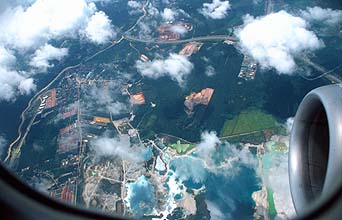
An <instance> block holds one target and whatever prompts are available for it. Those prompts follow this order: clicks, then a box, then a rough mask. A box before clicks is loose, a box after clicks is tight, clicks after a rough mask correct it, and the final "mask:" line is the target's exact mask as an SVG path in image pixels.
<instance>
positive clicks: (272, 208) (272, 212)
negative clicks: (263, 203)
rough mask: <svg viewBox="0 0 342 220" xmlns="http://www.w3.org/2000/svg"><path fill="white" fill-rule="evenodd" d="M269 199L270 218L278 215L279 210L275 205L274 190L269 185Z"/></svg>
mask: <svg viewBox="0 0 342 220" xmlns="http://www.w3.org/2000/svg"><path fill="white" fill-rule="evenodd" d="M267 201H268V210H269V214H270V219H274V218H275V217H276V215H277V211H276V209H275V205H274V199H273V191H272V189H271V188H269V187H267Z"/></svg>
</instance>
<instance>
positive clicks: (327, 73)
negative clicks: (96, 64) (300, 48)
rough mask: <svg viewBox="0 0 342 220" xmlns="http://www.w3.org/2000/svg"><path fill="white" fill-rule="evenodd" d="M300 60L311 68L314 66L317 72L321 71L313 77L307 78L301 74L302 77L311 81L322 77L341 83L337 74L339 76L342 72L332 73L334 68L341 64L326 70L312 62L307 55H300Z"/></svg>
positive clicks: (341, 80)
mask: <svg viewBox="0 0 342 220" xmlns="http://www.w3.org/2000/svg"><path fill="white" fill-rule="evenodd" d="M300 60H301V61H303V62H304V63H306V64H307V65H309V66H311V67H312V68H314V69H315V70H317V71H318V72H321V73H322V74H321V75H320V76H318V77H314V78H308V77H305V76H302V75H301V76H302V77H303V78H304V79H306V80H310V81H313V80H316V79H320V78H322V77H324V78H326V79H327V80H329V81H330V82H332V83H342V79H341V77H338V75H339V76H341V75H342V74H338V73H334V70H335V69H337V68H338V67H340V66H341V65H339V66H337V67H336V68H334V69H332V70H327V69H326V68H325V67H323V66H321V65H319V64H317V63H314V62H312V61H311V60H310V59H309V58H308V57H307V56H303V57H301V58H300Z"/></svg>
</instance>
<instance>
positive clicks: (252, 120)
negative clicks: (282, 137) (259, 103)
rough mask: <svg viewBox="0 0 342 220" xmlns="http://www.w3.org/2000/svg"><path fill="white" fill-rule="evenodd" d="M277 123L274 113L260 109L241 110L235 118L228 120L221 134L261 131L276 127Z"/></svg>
mask: <svg viewBox="0 0 342 220" xmlns="http://www.w3.org/2000/svg"><path fill="white" fill-rule="evenodd" d="M276 125H277V121H276V119H275V118H274V117H273V116H272V115H269V114H266V113H264V112H262V111H259V110H251V111H246V112H241V113H240V114H239V115H237V116H235V117H234V118H233V119H230V120H227V121H226V122H225V123H224V126H223V128H222V130H221V136H229V135H236V134H241V133H247V132H253V131H260V130H264V129H267V128H274V127H276Z"/></svg>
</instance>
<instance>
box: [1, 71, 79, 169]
mask: <svg viewBox="0 0 342 220" xmlns="http://www.w3.org/2000/svg"><path fill="white" fill-rule="evenodd" d="M79 65H80V64H77V65H74V66H69V67H66V68H64V69H63V70H62V71H61V72H59V73H58V74H57V76H56V77H55V78H54V79H53V80H52V81H51V82H50V83H49V84H47V85H46V86H45V87H44V88H42V89H41V90H40V91H39V92H38V93H37V94H36V95H34V96H33V97H32V98H31V99H30V101H29V103H28V105H27V107H26V108H25V109H24V111H23V112H22V113H21V115H20V124H19V127H18V137H17V138H16V139H15V140H14V141H13V142H12V143H11V144H10V146H9V147H8V150H7V156H6V158H5V160H4V162H7V161H8V160H9V159H10V157H11V154H12V148H13V146H14V145H15V144H16V143H17V142H18V141H19V140H20V139H21V141H20V144H19V145H18V146H17V148H16V150H15V151H16V152H17V153H16V155H15V156H18V154H19V152H20V149H21V146H22V144H23V142H24V140H25V137H26V136H27V134H28V132H29V131H30V128H31V126H32V123H33V122H34V119H35V118H36V116H37V113H35V115H34V116H33V117H32V120H31V121H30V123H29V124H28V126H27V127H26V130H25V133H24V135H23V138H21V137H22V132H21V130H22V127H23V125H24V122H25V120H26V116H25V114H26V113H27V111H28V110H29V109H30V108H31V106H32V103H33V102H34V101H35V100H36V99H37V98H39V96H40V95H41V94H42V93H43V92H45V91H46V90H47V89H48V88H49V87H50V86H51V85H52V84H53V83H54V82H55V81H56V80H58V79H59V78H60V77H61V75H63V73H65V72H66V71H68V70H70V69H73V68H76V67H78V66H79ZM13 159H15V158H13Z"/></svg>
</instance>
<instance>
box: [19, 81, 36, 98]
mask: <svg viewBox="0 0 342 220" xmlns="http://www.w3.org/2000/svg"><path fill="white" fill-rule="evenodd" d="M18 89H19V92H20V94H21V95H29V94H30V93H31V92H32V91H35V90H36V89H37V86H36V84H34V81H33V79H32V78H27V79H24V80H21V81H20V83H19V85H18Z"/></svg>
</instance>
